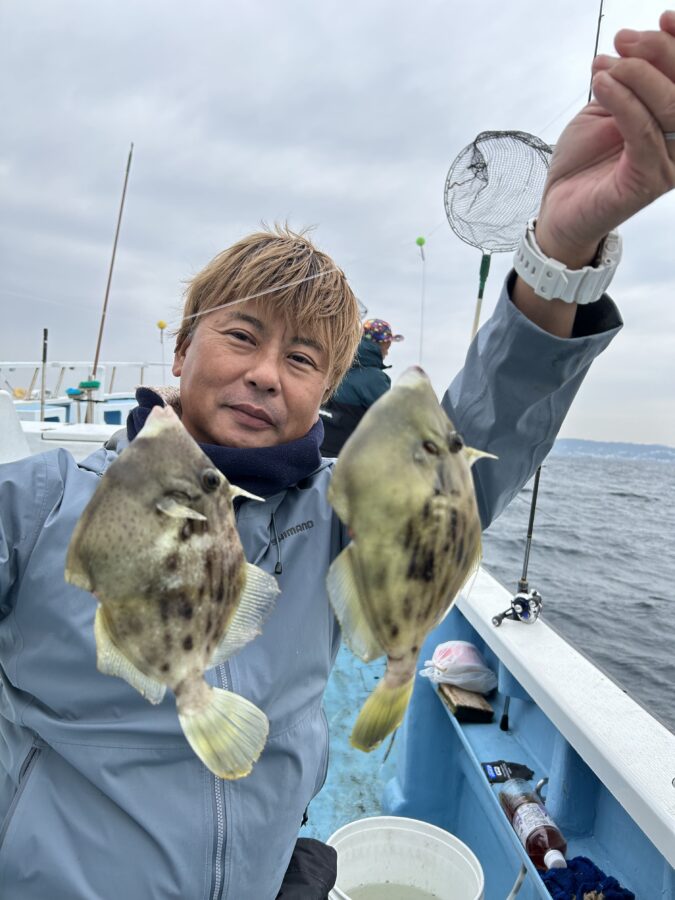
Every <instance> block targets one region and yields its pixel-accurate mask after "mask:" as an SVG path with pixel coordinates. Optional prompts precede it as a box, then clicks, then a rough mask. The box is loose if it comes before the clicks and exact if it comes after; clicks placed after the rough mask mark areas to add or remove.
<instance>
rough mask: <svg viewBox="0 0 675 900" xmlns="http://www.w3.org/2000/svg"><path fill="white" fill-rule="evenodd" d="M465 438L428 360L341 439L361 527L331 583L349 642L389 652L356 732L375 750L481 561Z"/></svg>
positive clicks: (346, 479) (360, 743)
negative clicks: (423, 650)
mask: <svg viewBox="0 0 675 900" xmlns="http://www.w3.org/2000/svg"><path fill="white" fill-rule="evenodd" d="M484 456H492V454H489V453H483V452H481V451H479V450H473V449H471V448H469V447H465V446H464V442H463V440H462V438H461V437H460V435H459V434H458V433H457V432H456V431H455V428H454V426H453V424H452V422H450V420H449V419H448V417H447V415H446V414H445V411H444V410H443V408H442V407H441V406H440V404H439V402H438V400H437V398H436V395H435V393H434V391H433V388H432V387H431V383H430V382H429V379H428V378H427V376H426V374H425V373H424V371H423V370H422V369H420V368H419V367H418V366H414V367H412V368H411V369H408V370H407V371H406V372H405V373H404V374H403V375H402V376H401V377H400V378H399V380H398V381H397V382H396V384H395V386H394V387H393V388H392V389H391V390H390V391H388V392H387V393H386V394H384V395H383V396H382V397H380V399H379V400H378V401H377V402H376V403H374V404H373V405H372V406H371V407H370V409H369V410H368V411H367V412H366V414H365V415H364V417H363V418H362V419H361V421H360V422H359V424H358V426H357V428H356V429H355V431H354V432H353V433H352V435H351V436H350V438H349V439H348V440H347V442H346V443H345V445H344V447H343V448H342V452H341V454H340V456H339V457H338V460H337V463H336V465H335V471H334V474H333V478H332V482H331V485H330V487H329V490H328V499H329V500H330V502H331V504H332V506H333V508H334V509H335V511H336V512H337V514H338V516H339V517H340V519H341V520H342V522H344V523H345V524H346V525H347V526H348V528H349V532H350V534H351V536H352V541H351V543H350V544H349V545H348V546H347V547H346V548H345V549H344V550H343V551H342V552H341V553H340V554H339V556H338V557H337V558H336V559H335V560H334V561H333V563H332V564H331V566H330V568H329V570H328V576H327V581H326V583H327V588H328V595H329V598H330V601H331V603H332V606H333V609H334V611H335V614H336V616H337V619H338V621H339V622H340V625H341V628H342V632H343V635H344V638H345V641H346V643H347V645H348V647H349V648H350V649H351V650H352V652H353V653H355V654H356V655H357V656H359V657H360V658H361V659H362V660H364V662H368V661H370V660H373V659H377V658H379V657H381V656H384V655H386V657H387V668H386V672H385V675H384V677H383V678H382V680H381V681H380V682H379V684H378V686H377V687H376V688H375V690H374V691H373V693H372V694H371V695H370V696H369V697H368V699H367V700H366V702H365V704H364V706H363V708H362V709H361V712H360V714H359V716H358V718H357V720H356V724H355V725H354V729H353V731H352V734H351V743H352V745H353V746H354V747H357V748H358V749H359V750H365V751H370V750H372V749H374V748H375V747H377V745H378V744H380V743H381V741H382V740H383V739H384V738H385V737H386V736H387V735H388V734H390V733H391V732H392V731H394V730H395V729H396V728H397V727H398V726H399V725H400V723H401V721H402V720H403V716H404V714H405V710H406V708H407V705H408V701H409V699H410V695H411V693H412V688H413V682H414V677H415V669H416V662H417V656H418V653H419V650H420V647H421V646H422V643H423V641H424V639H425V637H426V636H427V634H428V633H429V632H430V631H431V630H432V629H433V628H434V627H435V626H436V625H437V624H438V623H439V622H440V621H441V619H442V618H443V617H444V616H445V615H446V613H447V612H448V611H449V609H450V607H451V605H452V603H453V601H454V599H455V597H456V595H457V593H458V592H459V590H460V588H461V587H462V585H463V584H464V583H465V581H466V580H467V578H468V577H469V575H470V574H471V572H472V571H473V570H474V569H475V568H476V567H477V565H478V562H479V560H480V553H481V525H480V519H479V515H478V508H477V505H476V497H475V492H474V486H473V479H472V476H471V465H472V464H473V463H474V462H475V461H476V460H477V459H479V458H481V457H484Z"/></svg>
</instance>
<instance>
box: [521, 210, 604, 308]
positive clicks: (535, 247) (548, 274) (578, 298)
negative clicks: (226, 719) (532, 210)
mask: <svg viewBox="0 0 675 900" xmlns="http://www.w3.org/2000/svg"><path fill="white" fill-rule="evenodd" d="M535 224H536V219H531V220H530V221H529V222H528V223H527V229H526V230H525V234H524V235H523V237H522V239H521V242H520V246H519V247H518V249H517V250H516V253H515V256H514V258H513V266H514V268H515V270H516V272H517V273H518V275H520V277H521V278H522V279H523V281H524V282H526V284H529V286H530V287H531V288H532V290H533V291H534V292H535V294H536V295H537V296H538V297H542V298H543V299H544V300H564V301H565V302H566V303H581V304H584V303H595V301H596V300H599V299H600V297H602V295H603V294H604V292H605V291H606V290H607V288H608V287H609V284H610V282H611V280H612V278H613V277H614V273H615V272H616V268H617V266H618V264H619V261H620V259H621V248H622V244H621V236H620V235H619V233H618V232H617V231H611V232H610V233H609V234H608V235H607V237H606V238H605V239H604V240H603V242H602V243H601V244H600V247H599V249H598V253H597V256H596V259H595V263H594V265H592V266H584V267H583V268H581V269H568V268H567V266H565V265H564V263H561V262H558V261H557V260H555V259H550V258H549V257H547V256H545V255H544V253H543V252H542V250H541V247H540V246H539V244H538V243H537V240H536V237H535V234H534V227H535Z"/></svg>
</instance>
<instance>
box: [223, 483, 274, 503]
mask: <svg viewBox="0 0 675 900" xmlns="http://www.w3.org/2000/svg"><path fill="white" fill-rule="evenodd" d="M230 493H231V494H232V496H233V497H247V498H248V499H249V500H257V501H258V502H259V503H264V502H265V498H264V497H259V496H258V495H257V494H252V493H251V492H250V491H245V490H244V488H240V487H237V485H236V484H231V485H230Z"/></svg>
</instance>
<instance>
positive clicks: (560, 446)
mask: <svg viewBox="0 0 675 900" xmlns="http://www.w3.org/2000/svg"><path fill="white" fill-rule="evenodd" d="M551 456H603V457H607V456H611V457H615V458H617V459H653V460H657V461H659V462H675V447H666V446H665V445H664V444H628V443H621V442H618V441H617V442H612V441H580V440H577V439H576V438H559V439H558V440H557V441H556V442H555V444H554V445H553V450H552V451H551Z"/></svg>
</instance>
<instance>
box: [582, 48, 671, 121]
mask: <svg viewBox="0 0 675 900" xmlns="http://www.w3.org/2000/svg"><path fill="white" fill-rule="evenodd" d="M593 70H594V72H601V71H604V72H609V73H610V75H611V76H612V78H614V79H615V80H616V81H619V82H620V83H621V84H623V85H624V87H627V88H628V89H629V90H630V91H632V92H633V94H635V96H636V97H637V98H638V100H639V101H640V102H641V103H642V104H643V105H644V106H645V107H646V108H647V110H648V111H649V113H651V115H652V116H653V118H654V120H655V121H656V122H657V124H658V126H659V128H660V129H661V131H675V84H674V83H673V82H672V81H671V80H670V79H669V78H668V77H667V76H666V75H664V74H663V73H662V72H660V71H659V70H658V69H656V68H655V67H654V66H653V65H651V64H650V63H648V62H647V61H646V60H644V59H636V58H631V59H616V58H613V57H602V58H600V57H598V59H597V62H596V63H595V64H594V66H593Z"/></svg>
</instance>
